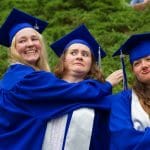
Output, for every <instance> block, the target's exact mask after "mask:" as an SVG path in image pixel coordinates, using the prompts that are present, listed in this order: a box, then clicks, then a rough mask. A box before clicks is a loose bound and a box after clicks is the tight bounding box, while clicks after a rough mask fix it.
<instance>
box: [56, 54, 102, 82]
mask: <svg viewBox="0 0 150 150" xmlns="http://www.w3.org/2000/svg"><path fill="white" fill-rule="evenodd" d="M65 52H66V51H65ZM65 52H64V53H63V54H62V55H61V57H60V59H59V61H58V63H57V64H56V67H55V68H54V73H55V75H56V76H57V77H59V78H62V77H63V74H64V72H65V67H64V60H65ZM86 78H92V79H96V80H99V81H101V82H105V78H104V76H103V74H102V71H101V70H100V68H99V67H98V65H97V64H96V61H95V59H94V56H93V54H92V65H91V68H90V71H89V72H88V74H87V75H86V77H85V79H86Z"/></svg>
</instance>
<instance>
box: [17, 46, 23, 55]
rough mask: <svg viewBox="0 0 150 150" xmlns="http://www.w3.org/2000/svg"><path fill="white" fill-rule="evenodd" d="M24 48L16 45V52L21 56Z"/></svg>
mask: <svg viewBox="0 0 150 150" xmlns="http://www.w3.org/2000/svg"><path fill="white" fill-rule="evenodd" d="M24 48H25V46H24V45H23V44H17V45H16V51H17V52H18V53H19V54H21V53H22V51H23V50H24Z"/></svg>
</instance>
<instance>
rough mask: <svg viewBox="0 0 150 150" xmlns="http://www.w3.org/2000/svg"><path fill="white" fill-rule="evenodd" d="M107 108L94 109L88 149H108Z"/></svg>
mask: <svg viewBox="0 0 150 150" xmlns="http://www.w3.org/2000/svg"><path fill="white" fill-rule="evenodd" d="M109 113H110V112H109V110H97V109H96V110H95V118H94V125H93V130H92V137H91V143H90V150H109V144H110V132H109V126H108V124H109Z"/></svg>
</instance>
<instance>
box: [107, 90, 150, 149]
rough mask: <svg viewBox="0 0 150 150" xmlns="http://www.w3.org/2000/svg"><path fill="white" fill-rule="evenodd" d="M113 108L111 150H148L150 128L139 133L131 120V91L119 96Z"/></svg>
mask: <svg viewBox="0 0 150 150" xmlns="http://www.w3.org/2000/svg"><path fill="white" fill-rule="evenodd" d="M115 97H116V100H115V101H114V103H112V106H111V115H110V123H109V126H110V132H111V142H110V150H131V149H132V150H141V149H144V150H148V149H149V143H150V128H146V130H145V131H137V130H135V129H134V128H133V124H132V120H131V91H125V92H121V93H119V94H117V95H116V96H115Z"/></svg>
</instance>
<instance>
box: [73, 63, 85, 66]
mask: <svg viewBox="0 0 150 150" xmlns="http://www.w3.org/2000/svg"><path fill="white" fill-rule="evenodd" d="M74 65H78V66H84V65H83V64H82V63H74Z"/></svg>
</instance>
